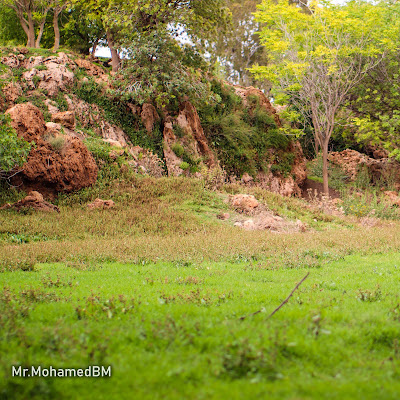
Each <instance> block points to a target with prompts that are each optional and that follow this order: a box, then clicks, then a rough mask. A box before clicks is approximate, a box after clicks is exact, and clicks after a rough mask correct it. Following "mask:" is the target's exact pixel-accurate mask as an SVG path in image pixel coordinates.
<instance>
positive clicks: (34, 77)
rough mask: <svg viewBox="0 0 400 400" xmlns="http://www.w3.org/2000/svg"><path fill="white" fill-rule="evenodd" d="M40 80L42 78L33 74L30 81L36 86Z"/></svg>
mask: <svg viewBox="0 0 400 400" xmlns="http://www.w3.org/2000/svg"><path fill="white" fill-rule="evenodd" d="M41 80H42V78H41V77H40V76H38V75H34V76H33V77H32V82H33V84H34V85H35V88H36V87H37V85H38V84H39V83H40V81H41Z"/></svg>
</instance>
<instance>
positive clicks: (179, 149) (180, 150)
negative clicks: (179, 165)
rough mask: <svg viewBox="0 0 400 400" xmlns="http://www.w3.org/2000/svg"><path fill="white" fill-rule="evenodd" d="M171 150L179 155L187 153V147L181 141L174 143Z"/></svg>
mask: <svg viewBox="0 0 400 400" xmlns="http://www.w3.org/2000/svg"><path fill="white" fill-rule="evenodd" d="M171 150H172V151H173V152H174V153H175V155H176V156H177V157H182V156H183V154H184V153H185V149H184V148H183V147H182V145H180V144H179V143H174V144H173V145H172V147H171Z"/></svg>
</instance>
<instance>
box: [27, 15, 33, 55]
mask: <svg viewBox="0 0 400 400" xmlns="http://www.w3.org/2000/svg"><path fill="white" fill-rule="evenodd" d="M27 36H28V41H27V43H26V47H35V22H34V21H33V16H32V11H28V32H27Z"/></svg>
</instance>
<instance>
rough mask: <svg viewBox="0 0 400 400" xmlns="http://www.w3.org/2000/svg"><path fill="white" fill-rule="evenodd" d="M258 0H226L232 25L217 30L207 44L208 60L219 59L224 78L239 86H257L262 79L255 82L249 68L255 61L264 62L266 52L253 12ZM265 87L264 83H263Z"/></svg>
mask: <svg viewBox="0 0 400 400" xmlns="http://www.w3.org/2000/svg"><path fill="white" fill-rule="evenodd" d="M260 2H261V0H242V1H238V0H228V1H227V5H228V7H229V10H230V12H231V14H232V27H231V29H229V30H228V31H226V30H225V29H220V30H218V34H217V35H216V37H215V41H214V42H211V43H210V44H209V46H208V52H209V53H210V54H211V62H212V63H219V64H221V66H222V67H223V69H224V74H225V77H226V79H227V80H228V81H230V82H232V83H235V84H240V85H243V86H250V85H254V86H257V87H261V86H263V85H265V81H264V82H257V81H256V80H255V79H254V75H252V74H251V73H250V72H249V70H248V69H249V68H250V67H251V66H252V65H253V64H255V63H256V62H257V63H261V64H263V63H266V62H267V60H268V59H267V52H266V49H265V47H264V46H262V44H261V42H260V37H259V35H258V30H259V29H260V25H259V23H258V22H256V21H255V18H254V12H255V11H256V6H257V4H259V3H260ZM265 86H266V87H268V84H267V85H265Z"/></svg>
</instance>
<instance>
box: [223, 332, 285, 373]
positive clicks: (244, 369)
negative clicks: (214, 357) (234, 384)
mask: <svg viewBox="0 0 400 400" xmlns="http://www.w3.org/2000/svg"><path fill="white" fill-rule="evenodd" d="M222 352H223V355H222V360H221V362H222V375H225V376H226V377H228V378H230V379H242V378H258V379H267V380H275V379H277V377H278V376H279V375H278V371H277V369H276V367H275V365H274V363H273V361H272V360H271V359H270V358H268V354H269V352H268V351H267V350H266V349H265V348H262V347H260V348H258V347H256V346H255V345H253V344H252V343H249V340H248V339H242V340H237V341H234V342H233V343H229V344H228V345H227V346H226V347H225V348H224V349H223V350H222Z"/></svg>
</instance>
